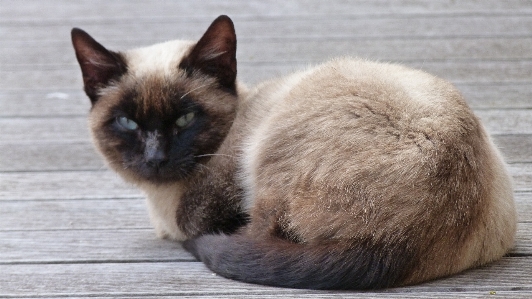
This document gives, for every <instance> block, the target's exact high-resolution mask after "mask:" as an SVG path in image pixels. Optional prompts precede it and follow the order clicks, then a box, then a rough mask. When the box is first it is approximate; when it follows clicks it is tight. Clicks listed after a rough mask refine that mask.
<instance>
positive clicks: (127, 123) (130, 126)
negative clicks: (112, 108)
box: [116, 116, 139, 131]
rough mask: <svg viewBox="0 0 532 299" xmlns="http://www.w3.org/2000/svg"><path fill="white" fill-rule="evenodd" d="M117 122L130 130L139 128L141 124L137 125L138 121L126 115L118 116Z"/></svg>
mask: <svg viewBox="0 0 532 299" xmlns="http://www.w3.org/2000/svg"><path fill="white" fill-rule="evenodd" d="M116 122H117V123H118V124H119V125H120V126H121V127H122V128H124V129H126V130H129V131H134V130H136V129H138V127H139V125H137V123H136V122H134V121H132V120H131V119H129V118H127V117H125V116H120V117H117V118H116Z"/></svg>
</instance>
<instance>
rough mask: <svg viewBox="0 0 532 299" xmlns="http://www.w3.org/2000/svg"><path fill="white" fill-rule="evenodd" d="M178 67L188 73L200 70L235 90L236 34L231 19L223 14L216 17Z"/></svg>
mask: <svg viewBox="0 0 532 299" xmlns="http://www.w3.org/2000/svg"><path fill="white" fill-rule="evenodd" d="M179 67H180V68H181V69H184V70H186V71H187V73H188V74H191V73H192V72H193V71H194V70H200V71H201V72H203V73H205V74H207V75H209V76H213V77H215V78H216V79H217V80H218V82H219V83H220V85H222V86H224V87H226V88H229V89H232V90H235V80H236V34H235V27H234V25H233V21H231V19H230V18H229V17H228V16H224V15H222V16H219V17H218V18H216V20H214V21H213V22H212V24H211V25H210V26H209V28H208V29H207V31H206V32H205V33H204V34H203V36H202V37H201V39H200V40H199V41H198V43H197V44H196V45H195V46H194V48H193V49H192V51H191V52H190V53H189V54H188V55H187V56H186V57H185V58H183V60H182V62H181V64H180V65H179Z"/></svg>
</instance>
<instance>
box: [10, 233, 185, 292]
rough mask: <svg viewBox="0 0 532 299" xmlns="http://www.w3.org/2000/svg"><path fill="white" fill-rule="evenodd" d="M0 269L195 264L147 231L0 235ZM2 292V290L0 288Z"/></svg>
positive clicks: (176, 245) (175, 245)
mask: <svg viewBox="0 0 532 299" xmlns="http://www.w3.org/2000/svg"><path fill="white" fill-rule="evenodd" d="M0 248H2V251H1V252H0V265H2V264H4V265H7V264H35V263H37V264H49V263H89V262H90V263H96V262H99V263H111V262H112V263H118V262H122V263H125V262H145V261H195V259H194V258H193V257H192V255H190V254H189V253H188V252H186V251H185V250H183V248H182V247H181V244H180V243H178V242H175V241H169V240H161V239H159V238H157V237H156V235H155V231H154V230H153V229H151V228H149V229H112V230H111V229H109V230H52V231H42V230H41V231H0ZM0 289H1V287H0Z"/></svg>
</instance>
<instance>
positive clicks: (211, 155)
mask: <svg viewBox="0 0 532 299" xmlns="http://www.w3.org/2000/svg"><path fill="white" fill-rule="evenodd" d="M213 156H223V157H229V158H233V156H232V155H225V154H204V155H197V156H194V158H203V157H213Z"/></svg>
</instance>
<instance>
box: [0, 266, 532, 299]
mask: <svg viewBox="0 0 532 299" xmlns="http://www.w3.org/2000/svg"><path fill="white" fill-rule="evenodd" d="M0 273H2V274H3V275H2V276H0V286H2V293H3V294H6V295H11V296H15V295H18V296H23V295H32V294H39V296H54V295H56V296H57V295H68V294H80V295H85V296H88V295H91V296H98V295H99V296H103V295H114V296H120V295H122V296H124V295H130V296H132V295H134V294H136V295H148V294H154V295H155V294H160V295H193V294H194V295H196V294H197V295H202V294H203V295H206V294H210V295H213V296H216V295H217V294H225V295H232V294H241V295H243V294H247V295H253V294H260V293H261V292H264V293H266V294H268V293H269V294H271V295H276V296H282V294H284V293H289V294H290V293H292V294H294V293H298V292H305V291H300V290H293V289H279V288H271V287H265V286H258V285H253V284H246V283H241V282H237V281H232V280H228V279H225V278H222V277H219V276H217V275H214V274H213V273H211V272H210V271H209V270H208V269H207V268H206V267H205V266H204V265H203V264H201V263H198V262H150V263H143V262H139V263H118V264H115V263H96V264H94V263H81V264H28V265H0ZM516 287H517V288H519V290H524V291H530V290H531V289H532V264H531V263H527V259H526V258H521V257H507V258H503V259H502V260H500V261H498V262H495V263H493V264H491V265H489V266H486V267H482V268H479V269H474V270H470V271H466V272H464V273H462V274H459V275H455V276H452V277H449V278H444V279H440V280H436V281H434V282H429V283H426V284H421V285H417V286H412V287H404V288H399V289H391V290H388V292H394V293H408V294H410V293H413V292H416V293H418V292H424V293H427V292H474V291H484V292H489V291H512V290H514V288H516ZM273 292H275V294H272V293H273Z"/></svg>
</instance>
